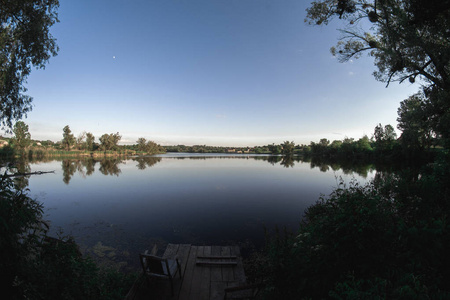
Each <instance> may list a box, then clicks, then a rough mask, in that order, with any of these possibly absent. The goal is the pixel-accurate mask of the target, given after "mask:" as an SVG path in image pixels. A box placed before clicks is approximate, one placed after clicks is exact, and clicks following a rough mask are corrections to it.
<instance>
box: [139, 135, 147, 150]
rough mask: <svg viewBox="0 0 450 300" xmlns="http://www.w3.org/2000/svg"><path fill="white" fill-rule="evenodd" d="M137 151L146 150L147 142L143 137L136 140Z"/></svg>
mask: <svg viewBox="0 0 450 300" xmlns="http://www.w3.org/2000/svg"><path fill="white" fill-rule="evenodd" d="M137 147H138V151H145V150H146V148H147V140H146V139H145V138H143V137H141V138H139V139H138V140H137Z"/></svg>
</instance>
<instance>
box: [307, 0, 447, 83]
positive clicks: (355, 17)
mask: <svg viewBox="0 0 450 300" xmlns="http://www.w3.org/2000/svg"><path fill="white" fill-rule="evenodd" d="M334 17H339V19H341V20H342V21H343V22H344V23H345V24H346V27H345V28H346V29H344V30H342V33H343V39H342V40H341V41H340V42H338V44H337V47H333V48H332V52H333V54H335V55H337V56H338V57H339V58H340V60H341V61H347V60H349V59H350V58H353V57H359V56H361V54H362V53H364V52H368V53H369V54H370V55H371V56H373V57H374V58H375V64H376V66H377V67H378V71H377V72H375V76H376V78H377V79H379V80H382V81H385V82H387V83H389V82H391V81H392V80H399V81H404V80H405V79H409V80H410V81H412V82H414V80H415V78H416V77H417V76H421V77H422V79H423V80H425V81H427V82H429V83H430V84H432V85H435V86H438V87H440V88H442V89H447V90H448V89H449V88H450V68H449V67H450V36H449V28H450V0H378V1H377V0H318V1H314V2H313V3H312V5H311V7H310V8H308V9H307V18H306V20H305V21H307V22H309V23H310V24H317V25H321V24H328V22H329V21H330V20H331V19H333V18H334ZM364 19H365V20H368V21H369V22H364V21H363V20H364ZM369 24H370V25H369Z"/></svg>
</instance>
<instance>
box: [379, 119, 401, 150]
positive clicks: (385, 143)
mask: <svg viewBox="0 0 450 300" xmlns="http://www.w3.org/2000/svg"><path fill="white" fill-rule="evenodd" d="M373 138H374V140H375V146H376V150H377V151H386V150H392V148H393V146H394V143H395V141H396V139H397V134H396V133H395V130H394V127H392V125H390V124H388V125H386V126H384V128H383V126H382V125H381V124H378V125H377V126H375V130H374V133H373Z"/></svg>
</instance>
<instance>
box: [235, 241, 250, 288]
mask: <svg viewBox="0 0 450 300" xmlns="http://www.w3.org/2000/svg"><path fill="white" fill-rule="evenodd" d="M231 255H234V256H236V257H239V259H237V266H236V268H233V272H234V281H236V282H237V283H238V285H242V284H244V283H245V282H247V278H246V276H245V271H244V264H243V262H242V257H241V250H240V249H239V247H238V246H232V247H231Z"/></svg>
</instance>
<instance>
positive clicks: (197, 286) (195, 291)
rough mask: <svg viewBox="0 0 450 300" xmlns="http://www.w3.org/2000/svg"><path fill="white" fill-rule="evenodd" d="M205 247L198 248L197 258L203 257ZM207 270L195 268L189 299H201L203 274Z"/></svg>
mask: <svg viewBox="0 0 450 300" xmlns="http://www.w3.org/2000/svg"><path fill="white" fill-rule="evenodd" d="M204 249H205V247H204V246H198V247H197V256H198V255H203V251H204ZM204 269H205V268H199V267H197V266H196V265H195V266H194V272H193V274H192V282H191V291H190V293H189V299H192V300H193V299H196V300H197V299H199V298H200V295H201V291H202V285H203V282H202V272H203V270H204Z"/></svg>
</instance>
